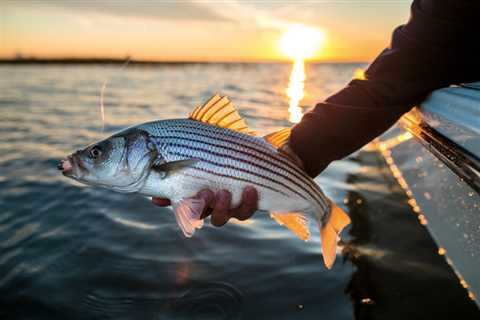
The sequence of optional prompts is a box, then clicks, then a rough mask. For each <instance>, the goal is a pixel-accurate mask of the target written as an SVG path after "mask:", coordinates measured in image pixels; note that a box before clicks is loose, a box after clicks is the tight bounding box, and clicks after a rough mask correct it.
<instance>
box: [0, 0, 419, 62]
mask: <svg viewBox="0 0 480 320" xmlns="http://www.w3.org/2000/svg"><path fill="white" fill-rule="evenodd" d="M409 5H410V1H395V0H391V1H382V0H377V1H360V0H359V1H354V0H337V1H321V0H318V1H293V0H290V1H281V0H264V1H252V0H249V1H213V0H210V1H205V0H203V1H194V0H191V1H187V0H183V1H172V0H164V1H145V0H143V1H127V0H119V1H107V0H98V1H92V0H84V1H76V0H69V1H68V0H64V1H55V0H45V1H42V2H40V1H34V0H24V1H21V2H20V1H8V0H7V1H5V0H4V1H2V3H1V4H0V16H1V21H0V24H1V25H0V28H1V29H0V32H1V39H0V41H1V42H0V57H3V58H9V57H14V56H15V55H17V54H22V55H23V56H35V57H78V58H82V57H114V58H124V57H125V56H127V55H128V56H131V57H133V58H134V59H148V60H201V61H204V60H207V61H232V60H233V61H252V60H253V61H264V60H268V61H270V60H285V59H286V57H285V56H284V55H282V53H281V52H280V50H279V41H280V38H281V36H282V34H283V32H285V30H286V29H287V28H288V26H289V25H291V24H295V23H296V24H298V23H301V24H303V25H306V26H309V27H313V28H318V29H321V30H322V31H323V33H324V34H325V42H324V45H323V46H322V48H321V49H320V50H318V52H317V53H316V54H315V56H314V57H313V59H314V60H320V61H368V60H371V59H372V58H374V57H375V56H376V55H377V54H378V53H379V51H380V50H382V49H383V48H384V47H385V46H387V45H388V41H389V38H390V34H391V32H392V30H393V28H394V27H395V26H397V25H399V24H402V23H404V22H405V21H406V20H407V19H408V15H409Z"/></svg>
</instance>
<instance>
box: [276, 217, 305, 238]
mask: <svg viewBox="0 0 480 320" xmlns="http://www.w3.org/2000/svg"><path fill="white" fill-rule="evenodd" d="M270 217H272V219H273V220H275V221H277V222H278V224H279V225H282V226H284V227H286V228H288V229H290V230H291V231H292V232H293V233H294V234H295V235H296V236H297V237H299V238H300V239H302V240H305V241H306V240H308V239H310V230H309V229H308V220H307V218H306V217H305V216H304V215H303V214H301V213H299V212H287V213H281V212H272V213H271V214H270Z"/></svg>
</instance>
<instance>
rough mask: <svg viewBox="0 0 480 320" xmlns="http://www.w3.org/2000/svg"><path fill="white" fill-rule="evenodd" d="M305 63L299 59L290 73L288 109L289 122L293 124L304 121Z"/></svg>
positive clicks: (295, 61)
mask: <svg viewBox="0 0 480 320" xmlns="http://www.w3.org/2000/svg"><path fill="white" fill-rule="evenodd" d="M305 79H306V74H305V63H304V61H303V59H301V58H297V59H295V60H294V62H293V68H292V72H291V73H290V80H289V82H288V87H287V91H286V93H287V96H288V99H289V100H290V105H289V107H288V113H289V121H290V122H292V123H298V122H300V120H301V119H302V116H303V109H302V107H301V106H300V101H302V99H303V97H304V96H305V91H304V88H305Z"/></svg>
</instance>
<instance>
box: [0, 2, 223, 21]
mask: <svg viewBox="0 0 480 320" xmlns="http://www.w3.org/2000/svg"><path fill="white" fill-rule="evenodd" d="M6 6H7V8H12V9H32V10H35V11H37V10H61V11H63V12H66V13H69V14H72V13H73V14H78V13H80V12H84V13H86V14H102V15H110V16H115V17H125V18H147V19H154V20H194V21H211V22H215V21H224V22H225V21H231V19H229V18H227V17H225V16H223V15H221V14H218V13H217V12H216V11H215V10H212V8H211V7H209V6H205V5H202V3H199V2H194V1H187V0H182V1H168V0H167V1H145V0H143V1H125V0H124V1H109V0H99V1H91V0H90V1H89V0H85V1H79V0H64V1H55V0H46V1H36V0H24V1H6Z"/></svg>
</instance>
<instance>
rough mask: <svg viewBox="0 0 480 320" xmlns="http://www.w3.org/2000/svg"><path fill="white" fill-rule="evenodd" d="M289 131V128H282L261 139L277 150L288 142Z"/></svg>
mask: <svg viewBox="0 0 480 320" xmlns="http://www.w3.org/2000/svg"><path fill="white" fill-rule="evenodd" d="M290 131H291V130H290V128H283V129H281V130H279V131H276V132H273V133H270V134H267V135H266V136H264V137H263V139H265V140H266V141H267V142H268V143H270V144H271V145H272V146H274V147H275V148H277V149H278V148H281V147H282V146H283V145H284V144H285V143H287V142H288V138H290Z"/></svg>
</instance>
